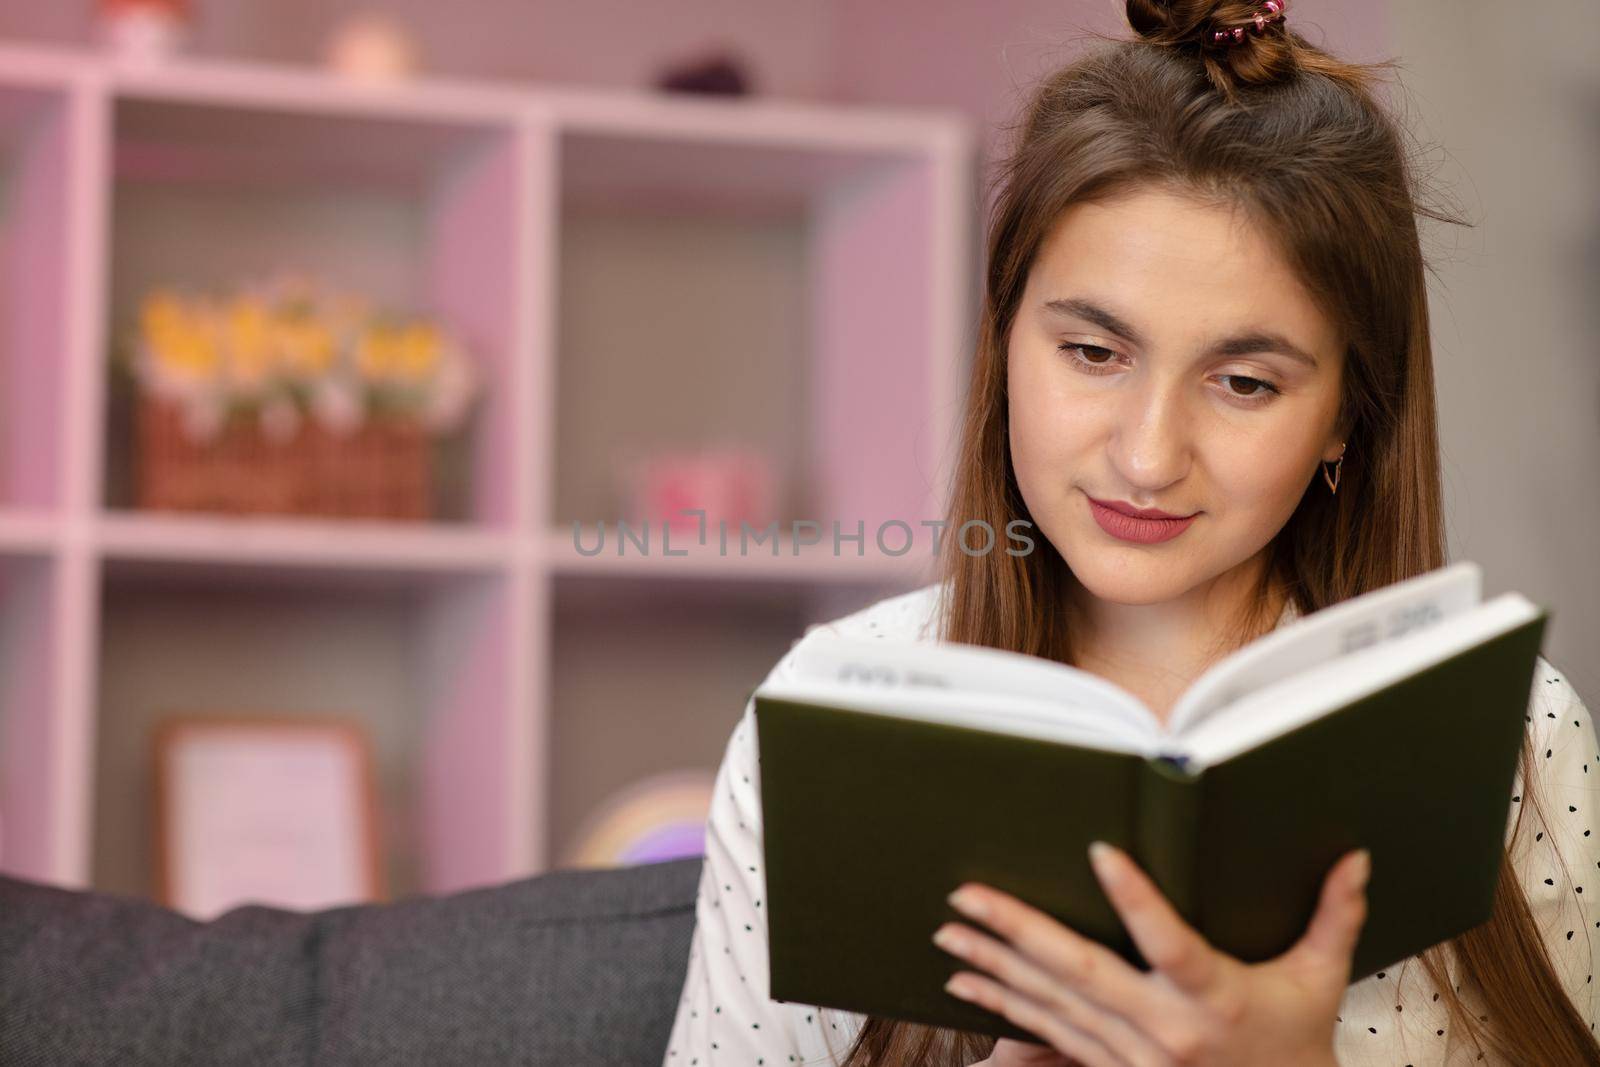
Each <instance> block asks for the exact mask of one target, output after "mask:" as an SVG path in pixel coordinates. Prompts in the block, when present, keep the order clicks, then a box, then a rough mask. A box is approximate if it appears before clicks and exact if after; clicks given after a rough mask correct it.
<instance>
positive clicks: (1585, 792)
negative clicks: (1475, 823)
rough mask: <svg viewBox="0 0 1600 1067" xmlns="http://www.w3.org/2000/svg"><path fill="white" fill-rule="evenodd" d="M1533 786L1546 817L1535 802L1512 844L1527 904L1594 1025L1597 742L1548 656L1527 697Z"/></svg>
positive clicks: (1599, 911)
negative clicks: (1540, 815) (1531, 738)
mask: <svg viewBox="0 0 1600 1067" xmlns="http://www.w3.org/2000/svg"><path fill="white" fill-rule="evenodd" d="M1528 723H1529V726H1528V728H1529V731H1530V732H1531V733H1532V735H1533V742H1534V746H1535V750H1534V753H1533V756H1534V773H1535V776H1536V781H1535V789H1536V790H1537V791H1538V794H1539V802H1540V805H1541V806H1542V808H1543V812H1544V816H1545V817H1544V818H1543V819H1541V818H1539V813H1538V812H1537V811H1536V810H1534V809H1532V808H1530V809H1528V810H1527V811H1525V812H1522V813H1521V816H1522V820H1523V825H1522V829H1521V832H1520V834H1518V835H1517V839H1516V841H1515V843H1514V845H1513V848H1512V863H1513V867H1514V868H1515V870H1516V872H1517V874H1518V877H1519V878H1521V880H1522V888H1523V892H1524V893H1526V894H1527V897H1528V905H1529V908H1530V909H1531V910H1532V912H1533V918H1534V921H1535V923H1536V924H1537V925H1538V927H1539V932H1540V934H1541V935H1542V936H1543V938H1544V943H1545V946H1546V949H1547V950H1548V952H1549V955H1550V960H1551V963H1552V964H1554V965H1555V969H1556V974H1557V976H1558V977H1559V978H1560V979H1561V981H1562V984H1563V985H1564V987H1565V988H1566V990H1567V994H1568V996H1570V997H1571V999H1572V1002H1573V1005H1574V1007H1576V1008H1577V1009H1578V1014H1579V1015H1580V1016H1581V1017H1582V1019H1583V1021H1584V1023H1585V1024H1586V1025H1587V1026H1588V1027H1589V1029H1590V1030H1594V1028H1595V1025H1596V1023H1597V1022H1600V994H1597V988H1600V983H1596V982H1595V973H1594V972H1595V966H1594V965H1595V958H1594V946H1595V945H1597V944H1600V906H1597V901H1596V896H1597V894H1600V741H1597V739H1596V735H1595V729H1594V722H1593V721H1592V720H1591V719H1590V717H1589V710H1588V709H1587V708H1586V707H1584V704H1583V701H1582V700H1580V699H1579V698H1578V694H1577V691H1576V690H1574V689H1573V688H1572V685H1571V684H1570V683H1569V682H1568V681H1567V680H1566V678H1565V677H1563V676H1562V675H1561V673H1560V672H1559V671H1557V670H1556V669H1555V667H1553V666H1552V665H1551V664H1550V663H1549V661H1547V660H1546V659H1544V657H1542V656H1541V657H1539V659H1538V661H1537V666H1536V668H1535V670H1534V679H1533V692H1532V694H1531V695H1530V699H1529V701H1528ZM1523 788H1524V783H1523V780H1522V773H1521V770H1520V768H1519V769H1518V772H1517V776H1516V778H1515V780H1514V784H1513V787H1512V797H1511V801H1512V804H1511V807H1512V809H1513V810H1512V813H1511V820H1512V821H1511V822H1510V823H1509V824H1508V825H1507V829H1506V839H1507V842H1508V843H1510V841H1511V836H1512V829H1513V827H1514V826H1515V819H1516V818H1517V815H1518V812H1519V811H1520V809H1521V807H1522V803H1523V799H1524V797H1523Z"/></svg>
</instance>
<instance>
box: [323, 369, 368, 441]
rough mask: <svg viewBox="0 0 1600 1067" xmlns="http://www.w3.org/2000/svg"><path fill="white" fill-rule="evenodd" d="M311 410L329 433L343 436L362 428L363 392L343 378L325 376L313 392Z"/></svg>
mask: <svg viewBox="0 0 1600 1067" xmlns="http://www.w3.org/2000/svg"><path fill="white" fill-rule="evenodd" d="M311 410H312V412H313V413H314V414H315V415H316V417H317V421H318V422H320V423H321V424H322V425H323V426H324V427H325V428H327V430H328V432H329V433H332V434H334V435H335V436H339V437H343V436H345V435H347V434H352V433H354V432H355V431H356V430H358V429H360V428H361V419H362V410H361V392H360V388H359V387H358V386H357V385H355V384H354V383H352V382H350V381H348V380H346V379H343V378H334V377H329V378H324V379H322V380H321V381H319V382H317V384H316V385H315V387H313V389H312V393H311Z"/></svg>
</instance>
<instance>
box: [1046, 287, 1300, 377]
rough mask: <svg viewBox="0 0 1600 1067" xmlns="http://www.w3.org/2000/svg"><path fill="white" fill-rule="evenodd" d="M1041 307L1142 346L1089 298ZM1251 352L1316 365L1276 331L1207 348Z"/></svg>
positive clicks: (1247, 335)
mask: <svg viewBox="0 0 1600 1067" xmlns="http://www.w3.org/2000/svg"><path fill="white" fill-rule="evenodd" d="M1043 307H1044V310H1045V311H1047V312H1050V313H1052V314H1055V315H1068V316H1072V317H1074V318H1079V319H1083V320H1084V321H1085V322H1092V323H1094V324H1095V325H1096V326H1098V327H1100V328H1101V329H1102V330H1105V331H1106V332H1107V333H1113V334H1116V335H1117V336H1118V337H1120V338H1122V339H1123V340H1124V341H1127V342H1128V343H1129V344H1131V345H1137V346H1139V347H1141V348H1142V347H1144V339H1143V338H1142V337H1141V336H1140V334H1139V331H1138V330H1136V329H1134V328H1133V327H1132V326H1130V325H1128V323H1127V322H1125V321H1123V319H1122V318H1120V317H1119V316H1118V315H1116V314H1115V313H1114V312H1112V311H1110V310H1108V309H1106V308H1103V307H1101V306H1100V305H1099V304H1096V303H1094V302H1093V301H1090V300H1082V299H1077V298H1060V299H1056V300H1046V301H1045V302H1044V305H1043ZM1255 352H1280V353H1282V354H1283V355H1286V356H1289V357H1290V358H1292V359H1297V360H1299V361H1300V362H1302V363H1304V364H1306V365H1307V366H1309V367H1311V368H1312V369H1313V370H1315V369H1316V367H1317V357H1316V356H1313V355H1312V354H1311V353H1309V352H1307V351H1305V350H1304V349H1302V348H1301V347H1300V346H1299V345H1297V344H1295V343H1294V342H1293V341H1290V340H1289V339H1288V338H1287V337H1285V336H1283V335H1282V334H1280V333H1274V332H1273V331H1271V330H1251V331H1249V332H1247V333H1243V334H1240V335H1238V336H1237V337H1225V338H1223V339H1222V340H1220V341H1217V342H1215V343H1213V344H1212V345H1211V347H1210V349H1209V350H1208V351H1207V355H1210V356H1247V355H1250V354H1251V353H1255Z"/></svg>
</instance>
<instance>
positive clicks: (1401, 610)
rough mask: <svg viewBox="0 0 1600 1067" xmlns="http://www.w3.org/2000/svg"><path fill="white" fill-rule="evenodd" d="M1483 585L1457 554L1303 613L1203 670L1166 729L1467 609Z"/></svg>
mask: <svg viewBox="0 0 1600 1067" xmlns="http://www.w3.org/2000/svg"><path fill="white" fill-rule="evenodd" d="M1482 588H1483V573H1482V569H1481V568H1480V567H1479V566H1478V565H1477V564H1476V563H1472V562H1470V561H1462V562H1460V563H1455V564H1451V565H1450V566H1447V567H1441V568H1439V569H1438V570H1433V571H1429V572H1428V573H1426V574H1419V575H1417V576H1416V577H1414V578H1408V579H1406V580H1405V581H1403V582H1395V583H1394V584H1392V585H1387V586H1384V587H1383V588H1382V589H1374V590H1373V591H1371V592H1370V593H1365V594H1363V595H1361V596H1358V597H1352V598H1351V599H1349V600H1346V601H1343V602H1342V603H1339V604H1333V605H1330V606H1328V607H1326V608H1323V609H1322V610H1321V611H1316V612H1313V613H1311V614H1310V615H1305V616H1302V617H1301V618H1298V619H1296V620H1294V621H1293V622H1291V623H1289V624H1288V625H1287V626H1284V627H1283V628H1282V629H1279V630H1273V631H1271V632H1270V633H1267V634H1265V635H1263V636H1262V637H1260V638H1258V639H1257V640H1255V641H1252V642H1251V643H1250V644H1248V645H1246V646H1244V647H1243V648H1241V649H1238V650H1237V651H1235V652H1233V653H1231V654H1229V655H1228V656H1225V657H1223V658H1222V659H1220V660H1218V661H1217V662H1216V663H1215V664H1213V665H1212V666H1211V668H1210V669H1209V670H1207V671H1206V672H1205V673H1204V674H1202V675H1200V677H1199V678H1198V679H1196V680H1195V682H1194V684H1193V685H1191V686H1190V687H1189V688H1188V689H1187V690H1185V691H1184V694H1183V696H1182V697H1181V698H1180V699H1179V700H1178V702H1177V703H1176V704H1175V705H1173V708H1172V717H1171V721H1170V724H1169V730H1170V732H1171V733H1173V734H1175V735H1178V736H1186V735H1189V734H1191V733H1192V732H1193V731H1194V730H1195V729H1196V728H1198V727H1199V726H1200V724H1201V723H1202V722H1204V721H1205V720H1207V719H1209V718H1210V717H1212V716H1213V715H1216V714H1218V713H1219V712H1222V713H1226V711H1225V709H1227V708H1228V706H1229V705H1230V704H1232V703H1234V702H1235V701H1238V700H1242V699H1244V698H1245V697H1247V696H1249V695H1250V694H1252V693H1255V692H1259V691H1260V690H1262V689H1265V688H1267V687H1268V686H1271V685H1273V684H1274V683H1276V682H1278V681H1280V680H1282V679H1285V678H1289V677H1291V676H1293V675H1296V674H1300V673H1302V672H1304V671H1307V670H1310V669H1312V668H1313V667H1316V666H1318V665H1319V664H1323V663H1327V662H1330V661H1332V660H1336V659H1340V658H1341V657H1344V656H1348V655H1351V654H1353V653H1356V652H1359V651H1360V650H1362V649H1364V648H1368V647H1370V646H1373V645H1376V644H1380V643H1382V642H1385V641H1394V640H1398V639H1400V638H1402V637H1405V636H1406V635H1407V634H1410V633H1413V632H1415V631H1417V630H1421V629H1425V628H1427V627H1430V626H1434V625H1437V624H1438V623H1440V622H1443V621H1444V620H1445V619H1448V618H1450V617H1452V616H1455V615H1458V614H1460V613H1462V612H1465V611H1469V610H1470V609H1472V608H1473V607H1476V606H1477V604H1478V602H1479V601H1480V600H1481V599H1482Z"/></svg>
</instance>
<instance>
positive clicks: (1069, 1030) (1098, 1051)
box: [945, 971, 1142, 1067]
mask: <svg viewBox="0 0 1600 1067" xmlns="http://www.w3.org/2000/svg"><path fill="white" fill-rule="evenodd" d="M945 989H946V990H947V991H948V992H949V993H950V994H951V995H952V996H957V997H960V998H961V999H963V1000H969V1001H971V1002H972V1003H974V1004H977V1005H979V1006H981V1007H984V1008H987V1009H988V1010H990V1011H992V1012H994V1013H995V1014H996V1015H1000V1016H1004V1017H1005V1018H1006V1019H1008V1020H1009V1021H1011V1022H1012V1023H1015V1024H1016V1025H1017V1026H1020V1027H1022V1028H1023V1029H1024V1030H1027V1031H1028V1032H1029V1033H1031V1034H1034V1035H1036V1036H1037V1037H1038V1038H1039V1039H1040V1040H1042V1041H1047V1042H1049V1043H1050V1047H1051V1048H1054V1049H1055V1050H1056V1051H1058V1052H1061V1053H1064V1054H1066V1055H1068V1056H1071V1057H1072V1058H1073V1059H1075V1060H1078V1061H1080V1062H1081V1063H1083V1065H1084V1067H1130V1063H1131V1062H1132V1061H1129V1060H1124V1059H1122V1058H1120V1057H1119V1056H1117V1055H1116V1054H1115V1053H1113V1052H1112V1051H1111V1050H1110V1049H1108V1048H1107V1047H1106V1046H1105V1045H1104V1044H1102V1043H1101V1042H1100V1041H1098V1040H1097V1039H1096V1038H1095V1037H1094V1036H1093V1035H1092V1034H1088V1033H1085V1032H1084V1031H1082V1030H1079V1029H1077V1028H1076V1027H1074V1026H1073V1025H1071V1024H1070V1023H1069V1022H1067V1021H1066V1020H1064V1019H1062V1018H1060V1017H1059V1016H1057V1015H1056V1014H1055V1012H1053V1011H1051V1010H1050V1008H1048V1007H1046V1006H1045V1005H1043V1004H1041V1003H1039V1002H1038V1001H1036V1000H1034V999H1033V998H1031V997H1028V996H1026V995H1024V994H1023V993H1020V992H1018V991H1017V990H1015V989H1011V988H1008V987H1007V986H1006V985H1004V984H1003V983H1000V982H996V981H995V980H994V979H992V978H989V977H986V976H985V975H981V974H976V973H974V972H972V971H960V972H958V973H957V974H956V975H955V976H953V977H952V978H951V979H950V984H949V985H947V986H946V987H945ZM1141 1067H1142V1065H1141Z"/></svg>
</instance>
